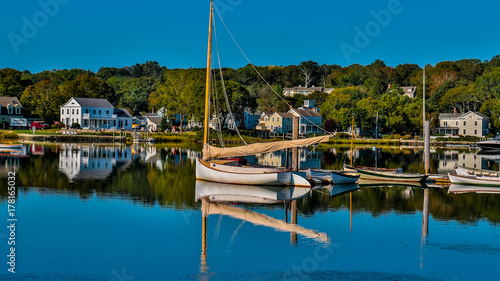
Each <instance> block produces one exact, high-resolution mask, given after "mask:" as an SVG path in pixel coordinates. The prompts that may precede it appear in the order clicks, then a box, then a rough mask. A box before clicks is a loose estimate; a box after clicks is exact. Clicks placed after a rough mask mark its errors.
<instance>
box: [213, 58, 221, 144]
mask: <svg viewBox="0 0 500 281" xmlns="http://www.w3.org/2000/svg"><path fill="white" fill-rule="evenodd" d="M212 63H213V59H212ZM211 71H212V72H213V75H212V77H217V76H215V69H212V70H211ZM211 82H212V83H211V85H210V86H211V87H212V94H213V100H214V108H215V110H214V114H215V119H216V120H217V121H216V122H217V123H216V124H217V125H218V128H216V131H217V137H218V138H219V144H220V145H221V147H224V137H223V136H222V129H221V128H222V127H221V124H220V118H219V111H218V108H219V105H218V96H217V90H216V89H217V87H216V83H215V79H212V81H211Z"/></svg>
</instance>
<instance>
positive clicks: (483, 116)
mask: <svg viewBox="0 0 500 281" xmlns="http://www.w3.org/2000/svg"><path fill="white" fill-rule="evenodd" d="M470 112H472V113H474V114H477V115H479V116H481V117H482V118H486V119H489V118H488V117H487V116H485V115H483V114H481V113H479V112H476V111H469V112H467V113H465V114H463V115H466V114H469V113H470Z"/></svg>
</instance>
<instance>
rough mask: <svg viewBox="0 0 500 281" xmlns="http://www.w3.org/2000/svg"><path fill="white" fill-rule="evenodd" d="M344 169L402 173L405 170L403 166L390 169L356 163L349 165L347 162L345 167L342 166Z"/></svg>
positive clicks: (349, 170)
mask: <svg viewBox="0 0 500 281" xmlns="http://www.w3.org/2000/svg"><path fill="white" fill-rule="evenodd" d="M342 170H343V171H346V172H358V171H359V170H365V171H376V172H388V173H402V172H403V169H401V168H397V169H388V168H375V167H367V166H354V165H347V164H344V167H343V168H342Z"/></svg>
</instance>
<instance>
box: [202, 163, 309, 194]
mask: <svg viewBox="0 0 500 281" xmlns="http://www.w3.org/2000/svg"><path fill="white" fill-rule="evenodd" d="M196 179H197V180H205V181H211V182H219V183H230V184H243V185H274V186H301V187H310V186H311V184H310V183H309V181H307V180H306V178H305V173H301V172H289V171H284V170H281V171H280V169H279V168H254V167H242V166H233V165H220V164H215V163H211V162H209V161H205V160H202V159H199V158H197V159H196Z"/></svg>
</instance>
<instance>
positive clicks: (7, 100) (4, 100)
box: [0, 97, 24, 123]
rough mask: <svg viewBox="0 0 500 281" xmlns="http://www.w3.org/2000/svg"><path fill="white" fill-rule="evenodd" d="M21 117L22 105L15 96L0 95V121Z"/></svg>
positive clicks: (22, 114) (22, 113) (22, 115)
mask: <svg viewBox="0 0 500 281" xmlns="http://www.w3.org/2000/svg"><path fill="white" fill-rule="evenodd" d="M22 117H24V111H23V105H22V104H21V103H20V102H19V100H18V99H17V98H16V97H0V122H7V123H10V118H22Z"/></svg>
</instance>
